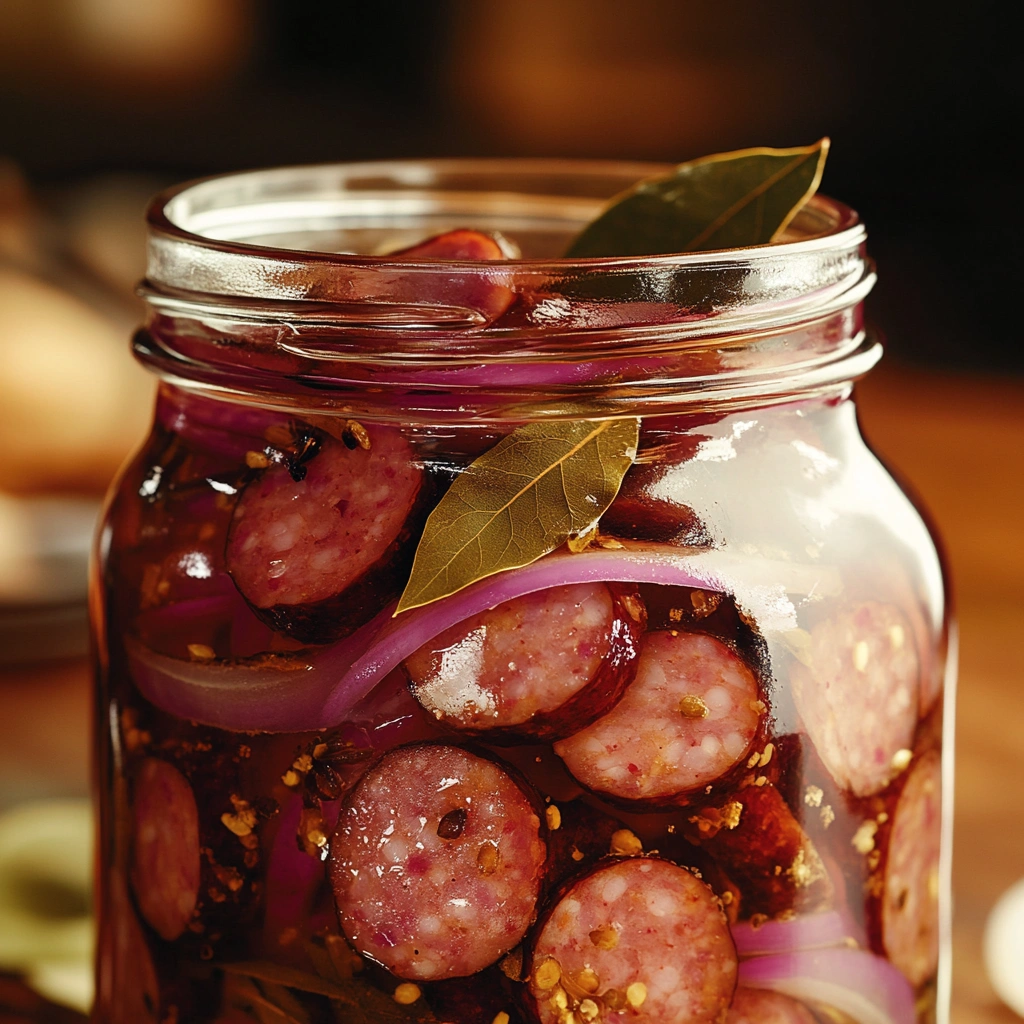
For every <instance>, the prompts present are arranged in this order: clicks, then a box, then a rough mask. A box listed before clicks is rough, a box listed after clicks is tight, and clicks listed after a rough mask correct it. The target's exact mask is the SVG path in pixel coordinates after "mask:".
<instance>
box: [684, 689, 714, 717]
mask: <svg viewBox="0 0 1024 1024" xmlns="http://www.w3.org/2000/svg"><path fill="white" fill-rule="evenodd" d="M679 710H680V712H681V713H682V715H683V717H684V718H707V717H708V706H707V704H705V703H704V701H703V700H701V698H700V697H698V696H697V694H695V693H687V694H684V695H683V696H682V697H680V698H679Z"/></svg>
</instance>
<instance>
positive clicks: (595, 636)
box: [405, 583, 644, 740]
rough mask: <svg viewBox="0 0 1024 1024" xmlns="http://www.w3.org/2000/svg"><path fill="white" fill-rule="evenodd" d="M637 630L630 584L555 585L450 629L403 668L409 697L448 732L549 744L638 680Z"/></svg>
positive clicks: (637, 610) (639, 613) (638, 614)
mask: <svg viewBox="0 0 1024 1024" xmlns="http://www.w3.org/2000/svg"><path fill="white" fill-rule="evenodd" d="M643 625H644V608H643V604H642V602H641V601H640V598H639V595H638V593H637V590H636V588H635V587H632V586H626V585H622V584H616V583H577V584H572V585H570V586H564V587H553V588H552V589H550V590H542V591H539V592H538V593H536V594H527V595H525V596H523V597H518V598H515V599H514V600H512V601H506V602H505V603H504V604H501V605H498V606H497V607H496V608H491V609H489V610H487V611H484V612H481V613H480V614H479V615H474V616H473V617H472V618H470V619H467V620H466V621H465V622H462V623H459V625H457V626H453V627H452V628H451V629H448V630H446V631H445V632H443V633H441V634H440V635H439V636H437V637H435V638H434V639H433V640H432V641H430V642H429V643H428V644H426V645H424V646H423V647H421V648H420V650H418V651H417V652H416V653H415V654H413V655H412V656H411V657H409V658H407V659H406V662H405V667H406V669H407V670H408V672H409V676H410V680H411V686H412V691H413V693H414V694H415V696H416V698H417V700H418V701H419V702H420V703H421V704H422V705H423V707H424V708H426V709H427V711H429V712H430V713H431V714H433V715H434V717H435V718H437V720H438V721H439V722H441V723H442V724H444V725H447V726H449V727H450V728H453V729H457V730H459V731H463V732H469V733H475V734H479V735H485V736H486V737H487V738H488V739H490V740H495V739H500V737H502V736H504V735H512V736H528V737H532V738H535V739H541V740H548V739H557V738H558V737H560V736H568V735H571V734H572V733H573V732H576V731H578V730H579V729H580V728H582V727H583V726H585V725H589V724H590V723H591V722H593V721H595V720H596V719H598V718H600V717H601V716H602V715H604V714H606V713H607V712H608V711H610V710H611V709H612V708H613V707H614V706H615V704H616V703H617V702H618V700H619V698H620V697H621V696H622V694H623V693H624V692H625V690H626V687H627V686H628V685H629V683H630V682H631V681H632V679H633V676H634V675H635V673H636V666H637V659H638V656H639V637H640V633H641V632H642V630H643Z"/></svg>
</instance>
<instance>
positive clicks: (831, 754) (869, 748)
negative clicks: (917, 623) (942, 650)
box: [792, 601, 919, 796]
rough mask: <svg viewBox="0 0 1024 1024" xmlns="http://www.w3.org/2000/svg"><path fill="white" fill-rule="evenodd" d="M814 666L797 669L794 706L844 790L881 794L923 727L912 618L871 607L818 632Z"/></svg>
mask: <svg viewBox="0 0 1024 1024" xmlns="http://www.w3.org/2000/svg"><path fill="white" fill-rule="evenodd" d="M808 660H809V665H803V664H798V665H796V666H795V667H794V669H793V676H792V685H793V699H794V701H795V702H796V707H797V711H798V712H799V713H800V719H801V721H802V722H803V725H804V728H805V729H806V730H807V734H808V735H809V736H810V738H811V741H812V742H813V743H814V746H815V748H816V749H817V751H818V756H819V757H820V758H821V760H822V762H823V763H824V765H825V767H826V768H827V769H828V770H829V772H830V773H831V775H832V777H833V778H834V779H835V781H836V783H837V784H838V785H839V786H840V787H841V788H843V789H846V790H849V791H851V792H852V793H853V794H854V795H855V796H870V795H871V794H872V793H877V792H879V790H882V789H884V788H885V787H886V786H887V785H888V784H889V782H890V780H891V779H892V778H893V777H894V776H895V775H896V774H898V771H899V767H898V766H899V763H900V759H899V756H898V755H899V754H900V752H901V751H904V750H909V749H910V748H911V747H912V746H913V740H914V729H915V727H916V725H917V713H918V703H919V698H918V673H919V665H918V658H917V652H916V650H915V647H914V639H913V632H912V630H911V628H910V625H909V623H908V622H907V620H906V617H905V616H904V615H903V613H902V612H901V611H900V610H899V609H898V608H895V607H894V606H892V605H886V604H879V603H878V602H876V601H867V602H865V603H863V604H861V605H859V606H858V607H856V608H854V609H852V610H847V611H845V612H842V613H841V614H839V615H837V616H836V617H835V618H832V619H828V620H826V621H825V622H821V623H819V624H818V625H817V626H815V627H814V629H813V630H812V631H811V644H810V649H809V652H808Z"/></svg>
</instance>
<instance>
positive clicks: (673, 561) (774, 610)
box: [324, 547, 838, 722]
mask: <svg viewBox="0 0 1024 1024" xmlns="http://www.w3.org/2000/svg"><path fill="white" fill-rule="evenodd" d="M833 577H834V578H833ZM604 581H615V582H622V583H656V584H662V585H664V586H672V587H701V588H706V589H709V590H718V591H722V592H724V593H731V594H734V595H735V596H736V600H737V603H738V604H739V605H740V606H741V607H742V608H743V609H744V611H746V612H748V613H749V614H751V615H752V616H753V617H754V619H755V621H756V622H757V623H758V626H759V628H760V629H761V632H762V633H763V634H766V635H767V634H771V633H774V632H778V631H780V630H783V631H784V630H786V629H794V628H796V625H797V623H796V610H795V609H794V607H793V604H792V602H791V601H790V600H789V598H788V596H787V592H797V593H809V592H811V590H813V589H815V588H817V589H818V590H819V592H821V591H822V590H824V591H826V592H828V591H834V590H835V589H837V588H838V574H837V573H836V572H835V570H829V569H825V568H821V569H819V568H817V567H805V566H798V565H792V564H790V563H783V562H772V563H770V564H766V563H764V562H760V561H757V560H753V559H742V558H737V557H736V556H733V555H729V554H727V553H725V552H721V551H702V552H699V553H697V554H683V553H682V552H681V551H680V550H679V549H678V548H669V547H661V548H652V547H645V548H636V547H628V548H625V547H624V548H622V549H621V550H607V549H602V548H590V549H588V550H587V551H583V552H580V553H578V554H572V553H570V552H557V553H555V554H552V555H548V556H547V557H546V558H541V559H539V560H538V561H536V562H533V563H532V564H531V565H528V566H525V567H524V568H522V569H516V570H513V571H510V572H503V573H499V574H497V575H496V576H490V577H488V578H487V579H484V580H480V581H479V582H478V583H474V584H473V585H472V586H470V587H467V588H466V589H465V590H461V591H459V592H458V593H457V594H453V595H452V596H451V597H449V598H446V599H444V600H442V601H436V602H434V603H433V604H429V605H426V606H425V607H422V608H417V609H414V610H413V611H411V612H407V613H405V614H403V615H401V616H399V617H397V618H396V619H395V620H394V621H393V622H392V623H391V624H389V625H387V626H385V627H384V629H382V630H381V632H380V634H379V635H378V636H377V637H375V638H374V640H373V642H372V643H371V644H370V646H369V648H368V649H367V650H366V652H365V653H364V654H363V655H362V656H360V657H359V658H358V659H357V660H356V661H355V662H354V664H353V665H352V667H351V669H350V670H349V671H348V672H346V674H345V675H344V676H343V677H342V678H341V679H340V680H339V682H338V685H337V687H336V688H335V689H334V691H333V692H332V693H331V695H330V698H329V699H328V701H327V704H326V705H325V707H324V714H325V717H326V719H327V721H329V722H334V721H341V720H342V719H344V717H345V715H346V714H347V712H348V709H349V708H351V706H352V704H353V703H354V702H355V701H357V700H359V699H360V698H361V697H362V696H363V695H364V694H366V693H367V692H369V690H370V689H371V688H372V687H373V686H374V685H375V684H376V683H377V681H378V680H380V679H382V678H383V677H384V676H385V675H387V674H388V673H389V672H390V671H391V670H392V669H394V668H397V667H398V665H400V664H401V663H402V661H404V660H405V658H407V657H408V656H409V655H410V654H412V653H413V652H414V651H417V650H419V648H420V647H422V646H423V644H425V643H426V642H427V641H428V640H432V639H433V638H434V637H435V636H437V635H438V634H439V633H441V632H443V631H444V630H446V629H448V628H449V627H451V626H454V625H456V624H457V623H459V622H462V621H463V620H464V619H468V618H470V617H471V616H473V615H476V614H477V613H478V612H482V611H484V610H486V609H488V608H494V607H495V606H496V605H499V604H504V603H505V602H506V601H511V600H512V599H513V598H516V597H522V596H523V595H524V594H531V593H534V592H535V591H538V590H548V589H550V588H552V587H561V586H566V585H568V584H570V583H595V582H604Z"/></svg>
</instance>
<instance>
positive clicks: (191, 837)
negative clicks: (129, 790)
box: [131, 757, 200, 940]
mask: <svg viewBox="0 0 1024 1024" xmlns="http://www.w3.org/2000/svg"><path fill="white" fill-rule="evenodd" d="M132 821H133V833H132V874H131V880H132V888H133V889H134V890H135V900H136V902H137V903H138V906H139V910H140V911H141V912H142V916H143V917H144V918H145V919H146V920H147V921H148V922H149V924H150V925H151V926H152V928H153V930H154V931H155V932H156V933H157V935H159V936H160V937H161V938H163V939H168V940H171V939H176V938H178V936H179V935H181V934H182V932H184V931H185V928H186V927H187V926H188V923H189V921H191V920H192V914H193V912H194V911H195V908H196V902H197V900H198V898H199V880H200V863H199V811H198V810H197V808H196V800H195V796H194V795H193V793H192V787H191V786H190V785H189V784H188V780H187V779H186V778H185V776H184V775H182V774H181V772H179V771H178V769H177V768H175V767H174V766H173V765H171V764H169V763H168V762H167V761H162V760H160V759H159V758H156V757H149V758H146V760H144V761H143V762H142V763H141V765H139V769H138V772H137V774H136V776H135V783H134V788H133V794H132Z"/></svg>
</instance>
